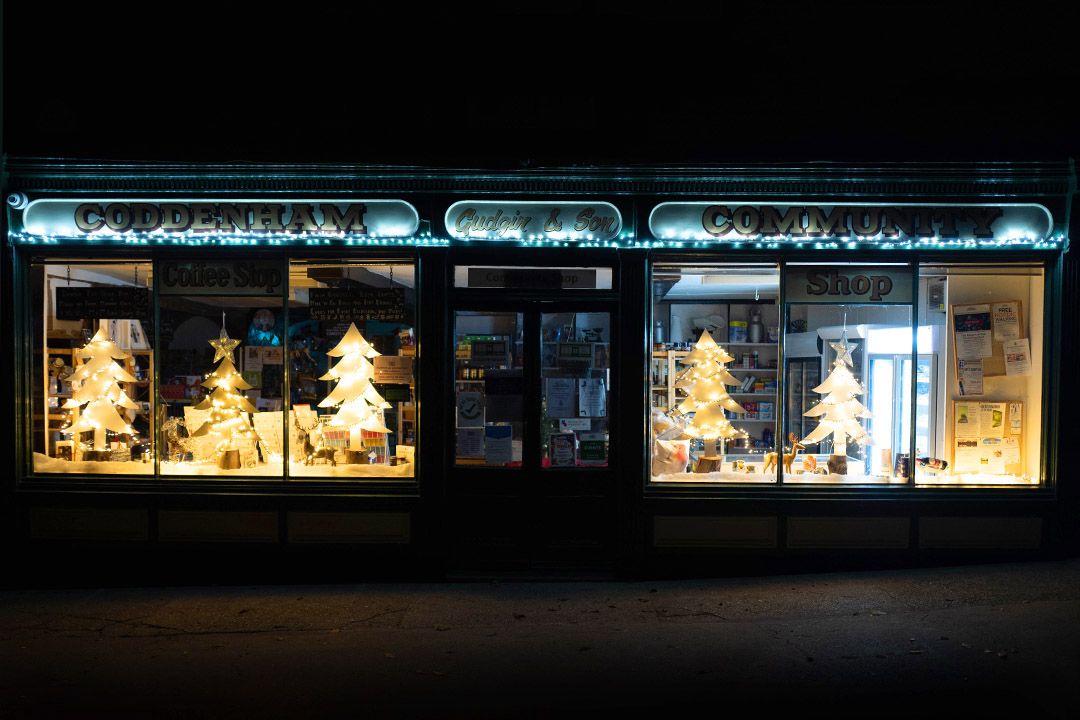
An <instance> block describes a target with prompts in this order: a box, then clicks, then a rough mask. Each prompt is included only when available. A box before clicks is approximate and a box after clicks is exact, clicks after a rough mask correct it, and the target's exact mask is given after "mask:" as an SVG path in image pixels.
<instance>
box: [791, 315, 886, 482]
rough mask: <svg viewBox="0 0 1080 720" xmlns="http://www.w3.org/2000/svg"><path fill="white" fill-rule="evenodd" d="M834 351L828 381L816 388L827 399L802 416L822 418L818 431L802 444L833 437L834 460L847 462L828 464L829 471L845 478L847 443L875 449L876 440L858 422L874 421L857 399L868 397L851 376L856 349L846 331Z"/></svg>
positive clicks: (815, 429) (831, 343) (835, 344)
mask: <svg viewBox="0 0 1080 720" xmlns="http://www.w3.org/2000/svg"><path fill="white" fill-rule="evenodd" d="M829 345H830V346H832V349H833V350H835V351H836V360H834V361H833V364H832V370H831V371H830V372H829V376H828V377H827V378H825V381H824V382H823V383H821V384H820V385H818V386H817V387H816V388H814V392H816V393H821V394H823V395H824V396H825V397H823V398H822V399H821V402H819V403H818V404H817V405H815V406H814V407H812V408H810V409H809V410H807V411H806V412H804V413H803V415H805V416H807V417H817V418H820V419H819V421H818V425H817V427H815V428H814V429H813V431H812V432H811V433H810V434H809V435H807V436H806V437H805V438H803V440H802V442H803V443H816V442H821V441H822V440H824V439H825V438H827V437H829V436H830V435H832V436H833V450H832V455H833V457H843V458H845V461H844V462H842V463H841V462H839V461H834V460H832V459H830V460H829V471H830V472H838V473H840V474H845V473H846V472H847V462H846V457H847V443H848V440H849V438H850V440H851V442H855V443H860V444H862V445H873V444H874V439H873V438H872V437H870V434H869V433H868V432H867V431H866V428H864V427H863V426H862V423H860V422H859V418H869V417H873V416H872V415H871V413H870V411H869V410H868V409H867V408H866V406H865V405H863V404H862V403H861V402H859V401H858V400H857V399H856V398H855V396H856V395H863V394H865V393H866V388H864V387H863V386H862V383H860V382H859V381H858V379H857V378H856V377H855V374H854V373H853V372H852V362H851V350H852V349H853V348H854V347H855V346H854V345H848V341H847V330H845V331H844V333H843V335H841V337H840V342H835V343H834V342H830V343H829Z"/></svg>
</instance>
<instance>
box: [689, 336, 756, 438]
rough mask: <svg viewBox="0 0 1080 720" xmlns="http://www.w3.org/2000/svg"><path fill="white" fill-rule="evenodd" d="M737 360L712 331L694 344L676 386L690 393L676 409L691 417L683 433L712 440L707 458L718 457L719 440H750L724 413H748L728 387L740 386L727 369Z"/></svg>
mask: <svg viewBox="0 0 1080 720" xmlns="http://www.w3.org/2000/svg"><path fill="white" fill-rule="evenodd" d="M734 359H735V358H733V357H731V356H730V355H728V354H727V352H726V351H725V350H724V348H722V347H720V346H719V345H717V344H716V341H715V340H713V338H712V335H710V334H709V331H708V330H703V331H702V333H701V337H700V338H699V339H698V341H697V343H695V344H694V349H693V350H691V351H690V352H689V353H687V354H686V356H684V357H683V362H684V363H689V364H690V367H688V368H686V369H685V370H683V371H682V372H680V373H679V375H678V376H677V377H676V378H675V380H676V383H675V387H677V388H681V389H682V390H684V391H685V392H686V399H685V400H683V401H682V403H680V404H679V406H678V407H677V408H676V411H677V412H678V413H681V414H683V415H690V414H691V413H693V417H691V418H690V420H689V422H688V424H687V426H686V427H685V428H683V432H684V433H685V434H686V435H689V436H690V437H695V438H701V439H703V440H708V441H710V443H709V444H708V445H707V446H706V448H705V456H714V455H716V441H717V440H730V439H732V438H735V437H742V438H745V437H748V435H747V433H746V431H745V430H740V429H738V428H736V427H735V426H733V425H732V424H731V422H730V421H729V420H728V418H727V416H726V415H725V414H724V411H725V410H728V411H731V412H737V413H741V412H746V411H745V410H744V409H743V408H742V406H741V405H739V403H737V402H735V401H734V400H733V399H732V398H731V396H730V395H728V392H727V388H726V387H725V386H726V385H738V384H739V381H738V380H736V379H735V377H734V376H733V375H732V374H731V373H729V372H728V371H727V369H726V368H725V367H724V366H725V365H726V364H727V363H729V362H731V361H732V360H734Z"/></svg>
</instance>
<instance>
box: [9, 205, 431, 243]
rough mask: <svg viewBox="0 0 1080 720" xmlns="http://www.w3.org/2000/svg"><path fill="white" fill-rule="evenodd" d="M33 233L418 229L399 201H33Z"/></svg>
mask: <svg viewBox="0 0 1080 720" xmlns="http://www.w3.org/2000/svg"><path fill="white" fill-rule="evenodd" d="M23 227H24V229H25V230H26V232H29V233H31V234H34V235H75V236H78V235H95V234H111V233H127V232H135V233H162V234H166V235H171V234H180V233H189V232H190V233H225V234H230V233H266V232H272V233H296V234H300V233H306V234H316V235H318V234H333V235H342V234H344V235H364V236H374V237H410V236H412V235H414V234H415V233H416V231H417V229H418V228H419V227H420V215H419V214H418V213H417V211H416V208H415V207H413V206H412V205H411V204H410V203H408V202H405V201H404V200H281V201H278V200H275V201H272V202H271V201H266V200H228V201H223V200H215V199H187V200H179V199H156V200H155V199H148V200H138V199H120V198H107V199H84V200H54V199H41V200H34V201H32V202H30V204H29V205H27V207H26V209H25V210H24V211H23Z"/></svg>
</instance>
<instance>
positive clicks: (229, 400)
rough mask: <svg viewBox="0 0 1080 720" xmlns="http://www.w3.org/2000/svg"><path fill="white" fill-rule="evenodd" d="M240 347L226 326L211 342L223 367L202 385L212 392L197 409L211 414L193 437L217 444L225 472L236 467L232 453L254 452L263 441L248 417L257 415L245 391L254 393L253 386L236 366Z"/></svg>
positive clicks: (215, 357)
mask: <svg viewBox="0 0 1080 720" xmlns="http://www.w3.org/2000/svg"><path fill="white" fill-rule="evenodd" d="M239 344H240V341H239V340H234V339H232V338H230V337H229V334H228V333H227V332H226V331H225V327H224V325H223V326H222V328H221V335H220V336H219V337H218V339H217V340H211V341H210V345H211V346H212V347H213V348H214V360H213V362H217V361H218V360H220V361H221V363H220V364H219V365H218V366H217V368H216V369H215V370H214V372H212V373H210V375H209V376H207V378H206V380H204V381H203V383H202V384H203V387H208V388H211V391H210V394H209V395H207V396H206V397H205V398H203V401H202V402H201V403H199V404H198V405H196V406H195V409H196V410H209V411H210V415H209V416H208V417H207V419H206V422H204V423H203V424H202V425H201V426H199V428H198V429H197V430H196V431H195V432H193V433H192V434H191V436H192V437H203V436H206V435H209V436H210V437H211V438H212V439H213V440H214V452H215V454H216V455H217V457H218V467H221V468H223V469H229V468H232V467H234V466H233V465H230V464H229V463H230V461H229V459H228V457H227V452H228V451H231V450H239V449H240V448H241V447H242V446H243V447H252V448H253V447H254V445H255V443H257V442H258V441H259V435H258V433H256V432H255V429H254V428H252V427H251V423H250V421H249V420H248V418H247V416H246V415H245V414H244V413H253V412H255V407H254V406H252V404H251V403H250V402H249V401H248V399H247V398H246V397H244V394H243V391H244V390H250V389H251V385H249V384H248V383H246V382H245V381H244V378H243V377H242V376H241V375H240V373H239V372H237V370H236V366H235V365H233V360H232V357H233V350H235V349H236V346H237V345H239Z"/></svg>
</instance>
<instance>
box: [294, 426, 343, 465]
mask: <svg viewBox="0 0 1080 720" xmlns="http://www.w3.org/2000/svg"><path fill="white" fill-rule="evenodd" d="M313 440H314V443H315V444H314V445H313V444H312V441H313ZM300 442H302V443H303V444H304V449H303V451H302V452H303V453H304V464H305V465H313V464H314V463H315V461H316V460H329V461H330V464H331V465H332V466H333V467H337V459H336V458H335V457H334V454H335V451H334V448H332V447H323V446H322V431H321V430H320V429H319V427H318V426H316V427H314V428H312V429H311V430H310V431H308V432H306V433H305V432H303V431H301V433H300Z"/></svg>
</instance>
